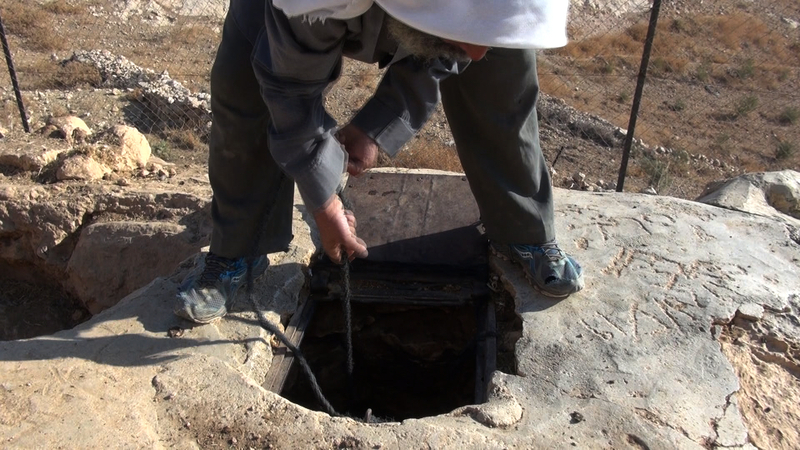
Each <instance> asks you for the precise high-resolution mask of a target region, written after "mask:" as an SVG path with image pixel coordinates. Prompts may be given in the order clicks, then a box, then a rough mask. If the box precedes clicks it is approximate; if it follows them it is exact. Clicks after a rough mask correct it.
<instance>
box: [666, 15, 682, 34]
mask: <svg viewBox="0 0 800 450" xmlns="http://www.w3.org/2000/svg"><path fill="white" fill-rule="evenodd" d="M670 30H672V31H674V32H676V33H683V32H685V31H686V22H685V21H684V20H683V19H681V18H680V17H678V18H676V19H673V20H672V24H670Z"/></svg>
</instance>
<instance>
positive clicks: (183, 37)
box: [162, 24, 219, 50]
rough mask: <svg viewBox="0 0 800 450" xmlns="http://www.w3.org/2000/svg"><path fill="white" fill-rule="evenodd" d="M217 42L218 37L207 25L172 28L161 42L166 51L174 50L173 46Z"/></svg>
mask: <svg viewBox="0 0 800 450" xmlns="http://www.w3.org/2000/svg"><path fill="white" fill-rule="evenodd" d="M218 41H219V36H218V35H217V34H216V33H214V31H213V30H211V29H210V28H209V27H208V26H207V25H198V24H188V25H186V26H176V27H174V28H172V31H171V32H170V33H169V34H168V35H165V37H164V40H163V41H162V42H163V43H164V44H166V45H167V48H166V50H170V49H174V46H180V47H184V46H189V47H191V46H196V45H201V44H204V45H212V44H216V43H217V42H218Z"/></svg>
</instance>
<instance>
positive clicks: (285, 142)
mask: <svg viewBox="0 0 800 450" xmlns="http://www.w3.org/2000/svg"><path fill="white" fill-rule="evenodd" d="M264 20H265V28H264V29H263V30H262V33H261V34H260V35H259V37H258V39H257V42H256V45H255V49H254V54H253V68H254V70H255V73H256V77H257V78H258V81H259V84H260V86H261V96H262V97H263V99H264V101H265V102H266V104H267V107H268V108H269V112H270V116H271V119H272V122H271V124H270V129H269V132H268V139H269V149H270V153H271V154H272V157H273V159H274V160H275V162H276V163H278V165H280V167H281V168H282V169H283V170H284V171H285V172H286V173H287V174H288V175H289V176H291V177H292V178H294V180H295V182H296V183H297V187H298V190H299V191H300V195H302V197H303V201H304V202H305V204H306V207H307V208H308V209H309V210H310V211H315V210H316V209H318V208H320V207H321V206H322V205H323V204H324V203H325V201H327V200H328V199H329V198H330V197H331V196H332V195H333V193H334V192H335V191H336V187H337V186H338V184H339V181H340V180H341V176H342V173H344V171H345V170H346V168H347V156H346V154H345V152H344V150H343V149H342V147H341V145H340V144H339V143H338V142H337V141H336V139H335V138H334V137H333V136H332V131H333V130H334V129H335V127H336V122H335V121H334V120H333V118H331V117H330V115H329V114H328V113H327V112H326V111H325V108H324V107H323V103H322V93H323V90H324V89H325V87H326V86H327V85H328V84H329V83H331V82H332V81H333V80H335V79H336V77H337V76H338V75H339V72H340V70H341V58H342V46H343V43H344V36H345V33H346V24H345V23H344V22H342V21H337V20H328V21H325V22H324V23H323V22H315V23H313V24H311V23H308V22H303V19H302V18H300V17H297V18H292V19H288V18H287V17H286V16H285V15H284V14H283V13H282V12H281V11H279V10H276V9H275V8H274V7H273V6H272V2H268V3H267V7H266V11H265V18H264Z"/></svg>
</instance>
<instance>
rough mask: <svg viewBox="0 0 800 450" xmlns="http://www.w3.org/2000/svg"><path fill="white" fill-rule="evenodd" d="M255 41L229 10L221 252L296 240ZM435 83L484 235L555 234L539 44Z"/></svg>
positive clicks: (535, 238) (216, 91)
mask: <svg viewBox="0 0 800 450" xmlns="http://www.w3.org/2000/svg"><path fill="white" fill-rule="evenodd" d="M252 51H253V45H252V43H251V42H249V41H248V40H247V39H246V38H245V36H244V35H243V34H242V33H241V31H240V30H239V29H238V27H237V25H236V23H235V21H232V20H226V22H225V27H224V29H223V35H222V42H221V44H220V46H219V49H218V51H217V57H216V59H215V61H214V65H213V68H212V70H211V94H212V96H211V110H212V114H213V121H212V126H211V135H210V140H209V157H208V171H209V179H210V181H211V187H212V189H213V191H214V196H213V199H212V204H211V215H212V219H213V221H214V231H213V233H212V236H211V252H213V253H215V254H217V255H220V256H223V257H227V258H238V257H242V256H255V255H261V254H266V253H273V252H277V251H284V250H286V249H287V248H288V246H289V243H290V241H291V240H292V210H293V199H294V182H293V180H291V179H290V178H289V177H287V176H286V175H285V174H284V173H283V172H282V170H281V169H280V168H279V167H278V166H277V164H276V163H275V161H273V159H272V157H271V155H270V152H269V149H268V147H267V130H268V128H269V121H270V117H269V111H268V110H267V107H266V105H265V104H264V102H263V101H262V99H261V95H260V90H259V84H258V81H257V79H256V76H255V74H254V72H253V67H252V63H251V54H252ZM441 93H442V103H443V105H444V110H445V113H446V115H447V120H448V123H449V124H450V128H451V130H452V132H453V137H454V139H455V142H456V148H457V149H458V155H459V158H460V159H461V164H462V166H463V168H464V172H465V173H466V175H467V179H468V180H469V183H470V188H471V189H472V192H473V194H474V196H475V199H476V201H477V203H478V207H479V209H480V214H481V220H482V222H483V224H484V226H485V228H486V232H487V234H488V237H489V239H491V240H494V241H497V242H500V243H510V244H540V243H544V242H547V241H550V240H553V239H555V231H554V229H553V195H552V188H551V183H550V175H549V172H548V170H547V167H546V164H545V160H544V156H543V155H542V152H541V149H540V147H539V130H538V123H537V117H536V99H537V97H538V93H539V83H538V78H537V75H536V55H535V52H534V51H533V50H509V49H492V50H491V51H489V53H488V54H487V55H486V58H484V59H483V60H481V61H476V62H473V63H472V64H470V66H469V67H468V68H467V69H466V70H465V71H464V73H462V74H460V75H457V76H452V77H450V78H448V79H447V80H445V81H444V82H443V83H442V85H441ZM355 213H356V216H358V215H359V214H358V211H355Z"/></svg>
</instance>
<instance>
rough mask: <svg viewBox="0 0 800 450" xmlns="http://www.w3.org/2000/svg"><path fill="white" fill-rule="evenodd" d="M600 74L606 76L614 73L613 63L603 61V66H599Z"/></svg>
mask: <svg viewBox="0 0 800 450" xmlns="http://www.w3.org/2000/svg"><path fill="white" fill-rule="evenodd" d="M600 73H604V74H606V75H611V74H612V73H614V63H612V62H611V61H603V64H602V65H601V66H600Z"/></svg>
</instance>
